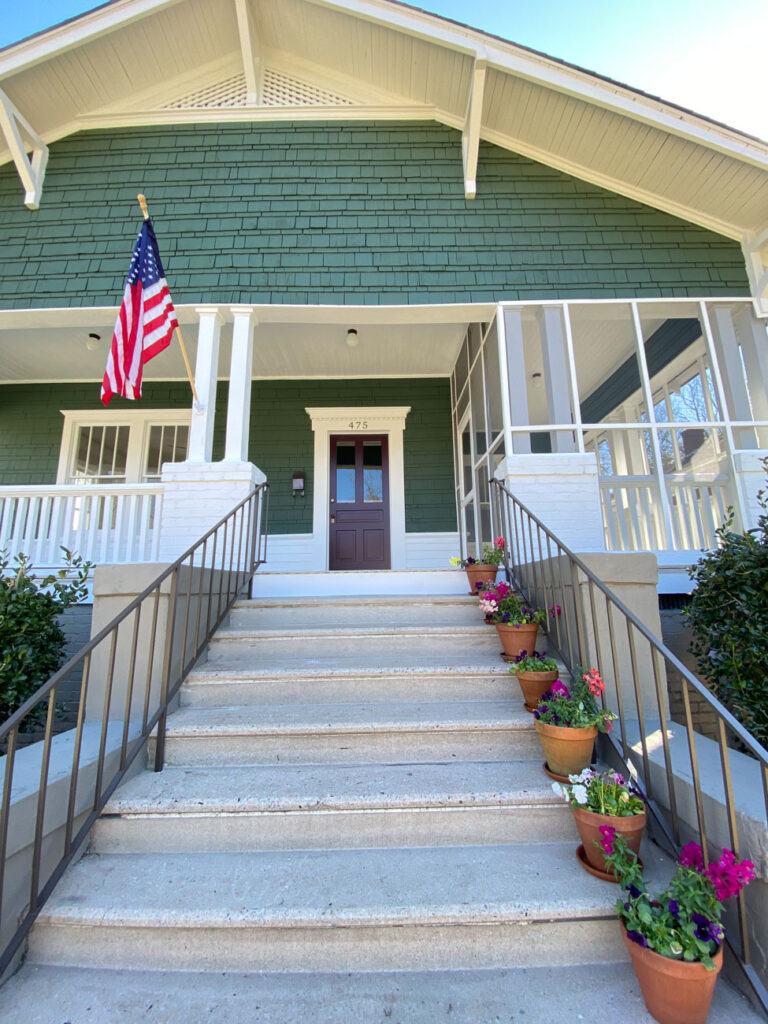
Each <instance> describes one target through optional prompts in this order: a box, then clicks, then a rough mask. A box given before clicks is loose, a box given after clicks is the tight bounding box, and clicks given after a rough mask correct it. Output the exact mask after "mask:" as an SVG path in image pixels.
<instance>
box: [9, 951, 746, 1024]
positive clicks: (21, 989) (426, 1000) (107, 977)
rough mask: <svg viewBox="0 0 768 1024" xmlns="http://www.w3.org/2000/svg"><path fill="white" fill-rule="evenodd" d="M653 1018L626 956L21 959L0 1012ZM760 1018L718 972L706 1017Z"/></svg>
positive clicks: (225, 1018)
mask: <svg viewBox="0 0 768 1024" xmlns="http://www.w3.org/2000/svg"><path fill="white" fill-rule="evenodd" d="M598 1007H599V1020H600V1022H601V1024H654V1022H653V1018H652V1017H651V1016H650V1014H649V1013H648V1011H647V1010H646V1009H645V1005H644V1003H643V1000H642V996H641V995H640V990H639V988H638V985H637V982H636V980H635V975H634V971H633V969H632V966H631V964H629V963H625V962H624V963H606V964H590V965H589V967H588V968H587V969H585V968H584V967H583V966H578V967H569V966H565V965H558V966H557V967H550V966H543V967H528V968H506V969H503V968H502V969H499V968H495V969H477V970H464V971H459V970H457V971H412V972H411V971H382V972H374V971H370V972H368V971H366V972H357V973H349V972H343V973H341V972H339V973H301V974H297V973H293V974H288V973H285V974H283V973H270V972H263V973H262V972H258V973H250V974H237V973H233V972H225V973H213V972H196V971H139V970H110V969H107V968H100V969H92V968H91V969H89V968H62V967H51V966H47V965H36V964H27V965H25V966H24V967H23V968H22V970H21V971H20V972H19V973H18V974H17V975H16V976H15V977H13V978H11V979H10V981H9V982H8V983H7V984H6V985H5V987H4V988H3V1011H2V1014H3V1016H2V1018H1V1019H3V1020H6V1021H9V1022H10V1021H22V1020H23V1021H25V1024H61V1022H62V1021H64V1020H67V1021H76V1022H78V1024H79V1022H81V1021H88V1020H93V1021H95V1022H109V1024H136V1022H137V1021H146V1022H147V1024H150V1022H156V1024H203V1022H208V1021H211V1020H215V1021H216V1024H243V1022H245V1021H249V1022H250V1021H258V1024H287V1022H291V1021H293V1022H299V1021H310V1020H311V1021H312V1022H313V1024H381V1022H382V1021H391V1022H392V1024H480V1022H483V1024H485V1022H491V1021H521V1022H525V1024H553V1022H555V1021H558V1022H563V1024H571V1022H578V1021H580V1020H581V1021H584V1022H586V1024H589V1022H590V1021H594V1020H596V1019H597V1014H598V1010H597V1008H598ZM763 1020H764V1018H763V1017H762V1015H761V1014H759V1013H758V1012H757V1011H756V1010H754V1009H753V1008H752V1006H751V1005H750V1004H749V1003H748V1002H747V1000H746V999H745V998H744V997H743V996H741V995H740V994H739V993H738V992H736V991H735V989H733V988H732V987H731V986H730V985H729V984H728V983H727V981H726V980H725V979H724V978H720V979H719V981H718V983H717V986H716V988H715V995H714V999H713V1001H712V1008H711V1010H710V1014H709V1018H708V1022H709V1024H733V1022H734V1021H738V1022H739V1024H760V1022H761V1021H763Z"/></svg>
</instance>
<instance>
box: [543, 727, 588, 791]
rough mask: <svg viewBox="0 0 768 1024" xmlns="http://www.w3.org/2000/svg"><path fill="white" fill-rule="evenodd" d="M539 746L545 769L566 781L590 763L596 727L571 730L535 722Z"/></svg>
mask: <svg viewBox="0 0 768 1024" xmlns="http://www.w3.org/2000/svg"><path fill="white" fill-rule="evenodd" d="M535 725H536V732H537V733H538V734H539V739H540V740H541V746H542V748H543V750H544V754H545V756H546V759H547V767H548V768H549V770H550V772H551V773H552V774H553V775H559V776H562V777H564V778H566V780H567V776H568V775H578V773H579V772H580V771H582V770H583V769H584V768H586V767H587V766H588V765H589V764H590V762H591V761H592V750H593V748H594V745H595V737H596V736H597V726H594V725H590V726H589V728H587V729H572V728H571V727H570V726H568V725H548V724H547V723H546V722H540V721H539V720H538V718H537V719H536V722H535Z"/></svg>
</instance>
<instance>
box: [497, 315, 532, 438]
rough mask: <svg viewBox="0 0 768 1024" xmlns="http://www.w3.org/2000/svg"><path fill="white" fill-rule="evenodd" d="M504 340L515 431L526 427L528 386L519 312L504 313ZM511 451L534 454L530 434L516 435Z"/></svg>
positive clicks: (521, 322)
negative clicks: (531, 452) (531, 451)
mask: <svg viewBox="0 0 768 1024" xmlns="http://www.w3.org/2000/svg"><path fill="white" fill-rule="evenodd" d="M504 339H505V344H506V348H507V368H508V371H507V384H508V392H509V413H510V420H511V422H512V426H513V427H527V426H528V425H529V424H530V418H529V416H528V383H527V380H526V375H525V349H524V346H523V315H522V313H521V311H520V310H519V309H505V310H504ZM512 450H513V452H515V454H518V455H519V454H525V453H528V452H530V450H531V435H530V434H517V433H515V434H513V435H512Z"/></svg>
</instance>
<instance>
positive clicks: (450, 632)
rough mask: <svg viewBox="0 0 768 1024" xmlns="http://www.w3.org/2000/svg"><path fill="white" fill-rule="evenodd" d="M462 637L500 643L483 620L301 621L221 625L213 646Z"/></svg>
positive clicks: (212, 642) (437, 639)
mask: <svg viewBox="0 0 768 1024" xmlns="http://www.w3.org/2000/svg"><path fill="white" fill-rule="evenodd" d="M457 636H458V637H461V638H463V639H467V638H473V639H483V640H488V639H490V640H491V641H492V642H493V643H494V645H495V646H498V640H497V639H496V634H495V632H494V633H493V634H492V633H491V630H490V627H489V626H488V625H486V624H485V623H483V622H482V620H480V621H479V623H475V624H473V625H467V624H466V623H442V622H441V623H425V624H423V625H400V624H398V623H383V624H381V625H368V624H365V625H361V624H359V623H356V624H354V625H353V624H346V623H345V624H341V625H328V626H324V625H320V624H312V625H308V624H306V623H302V622H298V623H296V624H295V625H290V626H287V627H286V628H285V629H276V628H274V627H271V626H270V627H267V626H264V627H258V626H253V627H242V628H237V627H234V626H221V627H219V629H218V630H217V631H216V634H215V636H213V637H212V639H211V649H212V650H213V649H215V648H216V647H217V646H218V645H219V644H228V643H234V642H237V641H246V642H247V641H252V642H253V645H254V647H256V648H257V649H258V644H259V643H260V642H261V641H266V640H286V639H288V640H293V639H296V640H301V641H302V642H304V641H306V640H313V639H317V640H328V639H334V640H339V641H343V640H355V641H360V642H364V641H365V640H366V639H367V638H369V637H371V638H376V639H381V638H388V637H392V638H394V639H396V640H402V638H404V637H407V638H411V637H417V638H419V639H423V638H426V637H430V638H432V637H434V638H435V642H436V643H437V642H442V641H443V639H444V638H446V637H448V638H455V637H457Z"/></svg>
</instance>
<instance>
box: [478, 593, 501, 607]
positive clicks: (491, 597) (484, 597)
mask: <svg viewBox="0 0 768 1024" xmlns="http://www.w3.org/2000/svg"><path fill="white" fill-rule="evenodd" d="M480 600H481V601H491V602H493V604H494V606H495V605H496V604H497V603H498V600H499V599H498V597H497V595H496V594H495V593H494V592H493V591H492V590H483V591H481V592H480Z"/></svg>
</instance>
